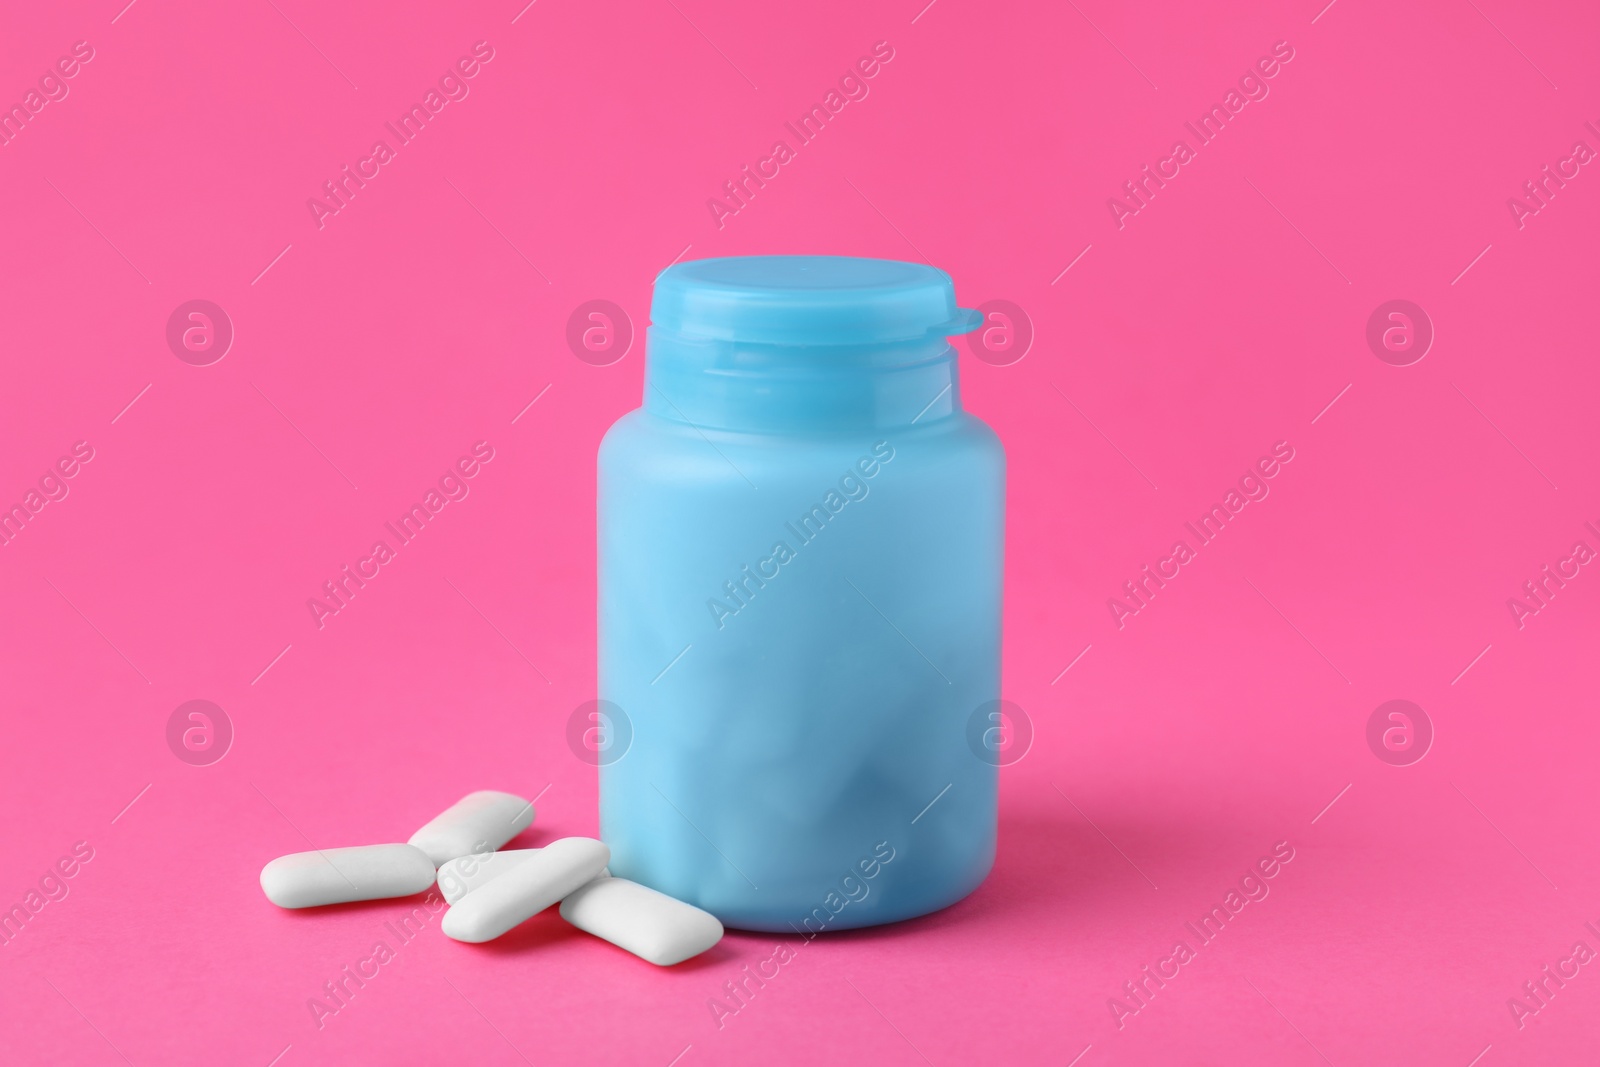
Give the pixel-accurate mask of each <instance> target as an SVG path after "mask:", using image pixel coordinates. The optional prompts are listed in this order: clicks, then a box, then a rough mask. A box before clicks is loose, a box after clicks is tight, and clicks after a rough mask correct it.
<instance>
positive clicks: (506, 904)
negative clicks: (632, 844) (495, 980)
mask: <svg viewBox="0 0 1600 1067" xmlns="http://www.w3.org/2000/svg"><path fill="white" fill-rule="evenodd" d="M610 862H611V850H610V849H609V848H607V847H606V846H605V845H604V844H603V843H601V842H599V841H596V840H594V839H593V838H589V837H563V838H561V839H560V840H558V841H552V842H550V843H549V844H548V845H546V846H545V847H544V848H541V849H539V850H537V851H536V852H535V854H534V855H532V856H530V857H529V858H527V859H525V860H523V861H522V862H521V863H517V864H514V865H512V867H511V869H510V870H508V871H506V872H505V873H504V874H502V875H500V876H498V877H496V878H494V879H493V880H491V881H489V882H486V883H484V884H483V885H481V886H479V887H478V888H477V889H474V890H472V891H471V892H470V893H468V894H467V895H466V896H464V897H462V898H461V899H460V900H459V901H458V902H457V903H456V904H454V905H453V906H452V907H451V908H450V910H449V911H447V912H445V914H444V921H443V922H441V923H440V924H439V926H440V929H442V930H443V931H444V932H445V935H446V936H447V937H453V938H455V939H456V940H457V941H468V942H472V943H479V942H483V941H492V940H494V939H495V938H497V937H499V936H500V935H501V934H503V933H505V932H506V931H507V930H510V929H511V928H512V927H513V926H517V925H519V924H520V923H524V922H527V921H528V920H529V919H531V918H533V917H534V916H535V915H537V914H538V913H539V912H541V911H543V910H544V909H546V908H548V907H549V906H550V905H552V904H554V903H555V902H556V901H558V900H560V899H562V898H563V897H565V896H567V895H569V894H570V893H572V892H573V891H574V890H575V889H577V888H578V887H579V886H581V885H583V884H584V883H586V882H590V881H593V880H594V878H595V877H596V876H597V875H599V873H600V872H601V871H602V870H604V869H605V866H606V864H608V863H610Z"/></svg>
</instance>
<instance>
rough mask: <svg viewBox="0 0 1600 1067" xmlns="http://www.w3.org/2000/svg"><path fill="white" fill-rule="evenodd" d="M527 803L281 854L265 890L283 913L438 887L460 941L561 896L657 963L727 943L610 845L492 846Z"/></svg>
mask: <svg viewBox="0 0 1600 1067" xmlns="http://www.w3.org/2000/svg"><path fill="white" fill-rule="evenodd" d="M533 816H534V810H533V802H532V801H529V800H524V799H523V798H522V797H519V796H516V795H515V794H512V793H501V792H498V791H496V790H493V789H484V790H479V791H478V792H476V793H469V794H467V795H466V796H464V797H462V798H461V799H460V800H458V801H457V802H456V803H454V804H452V805H450V807H448V808H446V809H445V810H444V811H443V812H441V813H440V814H439V815H438V816H437V817H436V818H434V819H433V820H432V821H430V822H429V823H428V824H427V825H426V826H424V827H423V828H422V829H420V830H418V831H417V832H416V833H414V834H412V835H411V840H410V841H409V842H407V843H406V844H403V845H356V846H354V847H351V848H325V849H318V850H316V851H314V852H297V853H295V854H293V855H291V856H280V857H278V858H277V859H275V860H273V861H272V862H271V863H269V864H267V865H266V866H265V867H263V868H262V869H261V889H262V891H263V892H265V893H266V895H267V899H268V900H270V901H272V903H274V904H276V905H278V907H280V908H314V907H319V906H322V905H326V904H346V903H349V902H351V901H357V900H387V899H390V898H392V897H408V896H411V895H413V894H415V893H421V892H423V891H424V890H426V889H428V888H429V887H430V886H432V885H434V884H435V882H437V884H438V886H439V893H440V895H441V896H443V897H444V900H445V903H446V904H448V905H449V906H450V910H449V911H447V912H446V913H445V916H444V922H443V923H442V924H441V928H442V929H443V930H444V932H445V934H446V936H448V937H451V938H454V939H455V940H457V941H467V942H472V943H480V942H484V941H492V940H494V939H495V938H497V937H499V936H500V935H501V934H504V933H505V932H507V931H508V930H510V929H511V928H512V927H515V926H518V925H520V924H521V923H524V922H526V921H528V920H529V919H531V918H533V917H534V916H535V915H537V914H538V913H539V912H541V911H543V910H544V909H546V908H548V907H550V906H551V905H552V904H556V903H558V902H559V903H560V905H561V917H562V918H563V919H565V920H566V921H567V922H569V923H571V924H572V925H573V926H576V927H577V928H578V929H580V930H582V931H584V932H585V933H590V934H593V935H594V936H595V937H599V938H603V939H604V940H606V941H609V942H611V943H612V944H613V945H616V946H617V947H619V948H623V949H626V950H627V951H629V952H631V953H633V954H634V955H635V956H638V957H639V958H640V959H644V960H648V961H649V962H651V963H654V964H656V965H658V966H661V967H670V966H671V965H672V964H674V963H681V962H683V961H684V960H686V959H689V958H690V957H692V956H698V955H699V954H700V953H702V952H704V951H705V950H706V949H708V948H710V947H711V946H712V945H715V944H716V943H717V942H718V941H720V940H721V939H722V924H721V923H720V922H718V921H717V918H716V916H714V915H712V914H711V913H710V912H706V911H702V910H701V909H699V908H697V907H695V906H694V905H692V904H686V903H684V902H683V901H681V900H677V899H675V898H673V897H669V896H667V895H666V894H665V893H658V892H657V891H655V890H654V889H651V888H650V887H649V886H644V885H640V884H639V883H638V882H630V881H629V880H628V879H626V878H614V877H612V876H611V872H610V871H609V870H607V869H606V864H607V863H609V862H611V850H610V849H609V848H607V847H606V845H605V844H604V842H601V841H596V840H595V839H594V838H592V837H563V838H560V839H558V840H556V841H552V842H550V843H549V844H548V845H545V846H544V847H543V848H524V849H512V850H510V851H507V852H500V851H497V850H498V849H499V848H500V846H501V845H504V844H505V843H506V842H507V841H510V840H511V839H512V838H513V837H515V836H517V835H518V834H519V833H521V832H522V831H523V830H526V829H527V828H528V827H529V826H531V825H532V824H533Z"/></svg>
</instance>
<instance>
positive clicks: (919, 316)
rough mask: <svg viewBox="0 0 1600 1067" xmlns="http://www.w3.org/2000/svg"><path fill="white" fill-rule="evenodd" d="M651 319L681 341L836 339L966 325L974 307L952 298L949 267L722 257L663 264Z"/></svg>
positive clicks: (940, 333)
mask: <svg viewBox="0 0 1600 1067" xmlns="http://www.w3.org/2000/svg"><path fill="white" fill-rule="evenodd" d="M650 320H651V323H652V324H653V326H654V327H655V329H657V330H665V331H667V332H670V333H672V334H675V335H677V336H679V337H682V338H684V339H686V340H688V339H703V340H708V341H735V342H746V343H751V344H776V345H839V344H873V343H880V342H883V343H889V342H896V341H912V340H917V339H921V338H931V337H947V336H951V335H954V334H962V333H968V332H970V331H972V330H975V329H977V328H978V326H979V325H980V324H981V322H982V316H981V315H980V314H979V313H978V312H977V311H974V310H972V309H971V308H961V307H957V306H956V294H955V286H954V285H953V284H952V283H951V281H950V276H949V275H948V274H946V273H945V272H944V271H942V270H940V269H938V268H937V267H930V266H927V265H925V264H921V263H904V262H901V261H898V260H892V259H858V258H855V257H852V256H729V257H725V258H720V259H698V260H690V261H689V262H686V263H677V264H674V265H673V266H670V267H668V268H667V269H666V270H664V271H662V272H661V274H660V275H659V276H658V277H657V278H656V284H655V298H654V299H653V300H652V301H651V304H650Z"/></svg>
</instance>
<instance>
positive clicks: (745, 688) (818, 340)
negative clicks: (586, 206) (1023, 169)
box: [599, 256, 1005, 932]
mask: <svg viewBox="0 0 1600 1067" xmlns="http://www.w3.org/2000/svg"><path fill="white" fill-rule="evenodd" d="M651 318H652V325H651V327H650V330H649V335H648V355H647V366H646V380H645V397H644V406H643V407H642V408H640V409H638V410H636V411H633V412H630V413H629V414H627V415H625V416H623V417H622V418H621V419H619V420H618V421H617V423H616V424H615V425H614V426H612V428H611V430H610V432H608V433H607V434H606V437H605V440H604V442H603V443H602V444H601V447H600V457H599V595H600V603H599V620H600V627H599V628H600V634H599V638H600V644H599V674H600V677H599V695H600V698H601V700H603V701H607V702H610V703H611V704H612V705H615V708H616V709H620V711H616V710H613V712H612V714H613V715H616V716H618V717H622V716H625V719H624V720H623V722H620V723H617V724H615V729H616V731H617V732H618V734H619V735H620V734H622V733H628V734H631V737H630V738H629V739H627V740H626V742H625V745H624V744H622V743H619V745H618V750H621V754H620V758H617V753H616V752H613V754H612V757H611V759H612V760H614V761H602V766H601V768H600V832H601V836H602V837H603V838H604V839H605V841H606V842H607V843H608V844H609V845H610V846H611V856H612V858H611V870H612V872H613V873H614V874H617V875H619V876H622V877H626V878H631V879H634V880H636V881H639V882H643V883H644V884H646V885H649V886H653V887H655V888H656V889H659V890H661V891H662V892H665V893H669V894H671V895H672V896H675V897H678V898H680V899H683V900H687V901H689V902H691V903H693V904H697V905H699V906H700V907H702V908H705V909H706V910H708V911H710V912H712V913H713V914H715V915H716V916H717V917H718V918H719V919H721V920H722V921H723V923H725V924H726V925H728V926H732V927H738V928H743V929H748V930H772V931H785V932H793V931H801V932H807V931H810V932H817V931H820V930H837V929H847V928H850V927H859V926H869V925H873V924H877V923H885V922H892V921H895V920H898V919H905V918H910V917H911V916H915V915H922V914H925V913H927V912H930V911H935V910H937V909H939V908H943V907H946V906H947V905H949V904H952V903H954V902H955V901H957V900H960V899H961V898H962V897H964V896H966V895H967V894H968V893H970V892H972V891H973V890H974V889H975V888H977V886H978V885H979V883H980V882H982V881H983V879H984V877H985V875H987V874H988V872H989V869H990V867H991V866H992V864H993V861H994V849H995V819H996V788H997V769H996V766H995V763H994V761H993V760H992V759H985V758H984V756H983V753H982V751H981V746H975V745H974V744H973V742H972V741H971V738H972V737H973V736H974V729H973V724H974V723H975V722H978V723H980V726H988V725H989V720H988V718H987V717H986V714H985V713H986V711H987V707H988V706H992V703H993V702H994V701H996V700H998V699H999V696H1000V608H1001V571H1002V548H1003V539H1004V525H1003V520H1004V501H1005V456H1004V453H1003V451H1002V449H1001V446H1000V442H999V440H998V439H997V438H996V437H995V435H994V433H993V432H992V431H991V430H990V429H989V427H988V426H987V425H985V424H984V423H983V422H982V421H980V420H978V419H976V418H974V417H972V416H970V415H968V414H966V413H965V412H963V411H962V410H961V389H960V383H959V382H958V380H957V371H956V354H955V351H954V350H953V349H952V348H951V347H950V344H949V342H948V341H947V340H946V338H947V337H948V336H949V335H952V334H957V333H965V332H967V331H969V330H971V329H973V328H975V327H976V326H977V325H978V322H979V316H978V314H977V313H976V312H973V311H968V310H964V309H960V308H957V307H956V303H955V294H954V290H953V287H952V285H951V282H950V278H949V277H948V275H946V274H945V273H944V272H943V271H939V270H936V269H934V268H932V267H926V266H922V265H920V264H912V263H900V262H894V261H890V260H872V259H849V258H842V257H825V256H763V257H750V258H730V259H711V260H699V261H693V262H688V263H682V264H679V265H676V266H673V267H670V268H668V269H667V270H666V271H664V272H663V273H662V274H661V276H660V277H659V278H657V280H656V287H655V299H654V302H653V304H652V307H651ZM981 732H982V731H981V729H979V730H978V733H981ZM930 804H931V806H930Z"/></svg>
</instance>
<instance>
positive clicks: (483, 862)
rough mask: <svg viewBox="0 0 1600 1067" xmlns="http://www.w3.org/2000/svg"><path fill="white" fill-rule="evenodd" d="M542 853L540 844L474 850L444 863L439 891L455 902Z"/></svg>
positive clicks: (448, 902) (449, 901)
mask: <svg viewBox="0 0 1600 1067" xmlns="http://www.w3.org/2000/svg"><path fill="white" fill-rule="evenodd" d="M538 853H539V850H538V849H536V848H514V849H511V850H509V851H506V852H489V853H482V852H474V853H472V854H471V855H467V856H458V857H457V858H455V859H453V860H450V861H448V862H446V863H445V864H443V865H442V866H440V868H439V879H438V880H439V894H440V895H441V896H443V897H444V902H445V903H446V904H454V903H455V902H456V901H458V900H460V899H461V898H462V897H464V896H466V895H467V894H468V893H470V892H472V891H473V890H474V889H477V888H478V887H479V886H481V885H484V884H485V883H487V882H489V881H490V880H491V879H494V878H498V877H500V876H501V875H502V874H505V873H506V872H507V871H509V870H510V869H511V868H513V867H515V866H516V865H517V864H519V863H523V862H526V861H527V860H528V859H530V858H532V857H533V856H536V855H538Z"/></svg>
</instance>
